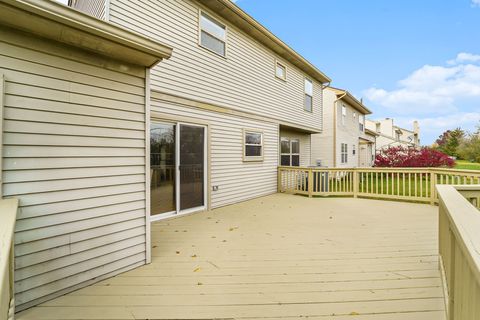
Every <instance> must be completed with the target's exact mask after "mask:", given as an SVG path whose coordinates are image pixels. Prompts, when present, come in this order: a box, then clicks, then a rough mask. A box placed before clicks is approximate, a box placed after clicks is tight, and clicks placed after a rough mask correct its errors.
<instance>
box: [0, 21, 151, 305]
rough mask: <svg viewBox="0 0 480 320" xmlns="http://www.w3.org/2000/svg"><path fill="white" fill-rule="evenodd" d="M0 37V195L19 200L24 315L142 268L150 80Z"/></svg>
mask: <svg viewBox="0 0 480 320" xmlns="http://www.w3.org/2000/svg"><path fill="white" fill-rule="evenodd" d="M0 39H1V41H0V66H1V69H0V73H3V74H4V76H5V96H4V101H5V108H4V128H3V129H4V133H3V167H2V169H3V187H4V189H3V196H4V197H7V198H8V197H14V198H18V199H19V200H20V209H19V213H18V221H17V225H16V231H15V268H16V270H15V291H16V297H15V301H16V304H17V309H23V308H25V307H28V306H30V305H34V304H37V303H39V302H41V301H44V300H45V299H48V298H49V297H52V296H57V295H60V294H63V293H65V292H67V291H71V290H73V289H75V288H78V287H80V286H82V285H85V284H86V283H91V282H92V281H98V280H100V279H102V278H104V277H108V276H111V275H114V274H116V273H119V272H122V271H125V270H128V269H132V268H134V267H136V266H139V265H142V264H144V263H145V258H146V237H145V123H144V119H145V97H144V95H145V79H144V78H143V77H144V69H141V68H136V67H133V66H129V65H125V64H122V65H120V64H119V63H116V62H114V61H111V60H108V59H104V58H100V57H96V56H93V55H89V54H88V53H86V52H77V51H75V50H73V49H70V48H68V47H66V46H63V45H60V44H58V43H50V42H47V41H45V40H41V39H39V38H35V39H34V38H30V37H27V36H24V35H22V34H21V33H13V32H12V33H11V32H9V31H6V29H1V30H0ZM103 66H108V68H110V70H107V69H105V68H104V67H103ZM121 70H123V71H121ZM93 279H95V280H93Z"/></svg>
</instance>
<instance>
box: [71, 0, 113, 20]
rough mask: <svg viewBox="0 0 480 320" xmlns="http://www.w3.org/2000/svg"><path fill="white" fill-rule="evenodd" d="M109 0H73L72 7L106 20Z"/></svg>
mask: <svg viewBox="0 0 480 320" xmlns="http://www.w3.org/2000/svg"><path fill="white" fill-rule="evenodd" d="M108 2H109V0H73V3H72V7H73V8H75V9H77V10H79V11H82V12H85V13H87V14H89V15H91V16H94V17H96V18H98V19H102V20H108Z"/></svg>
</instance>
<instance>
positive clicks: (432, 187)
mask: <svg viewBox="0 0 480 320" xmlns="http://www.w3.org/2000/svg"><path fill="white" fill-rule="evenodd" d="M436 180H437V175H436V174H435V172H434V171H432V170H430V204H431V205H432V206H433V205H435V194H436V191H435V184H436V182H437V181H436Z"/></svg>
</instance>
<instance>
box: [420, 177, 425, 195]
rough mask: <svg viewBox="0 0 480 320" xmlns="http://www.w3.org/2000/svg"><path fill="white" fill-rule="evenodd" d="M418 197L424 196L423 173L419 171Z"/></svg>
mask: <svg viewBox="0 0 480 320" xmlns="http://www.w3.org/2000/svg"><path fill="white" fill-rule="evenodd" d="M420 197H421V198H424V196H423V173H420Z"/></svg>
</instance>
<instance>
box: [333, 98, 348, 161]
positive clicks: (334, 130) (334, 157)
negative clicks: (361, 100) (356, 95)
mask: <svg viewBox="0 0 480 320" xmlns="http://www.w3.org/2000/svg"><path fill="white" fill-rule="evenodd" d="M346 95H347V92H346V91H345V93H344V94H342V95H341V96H340V97H338V98H337V100H335V101H334V102H333V167H334V168H336V167H337V112H338V106H337V105H338V101H340V100H342V99H343V98H344V97H345V96H346Z"/></svg>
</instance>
